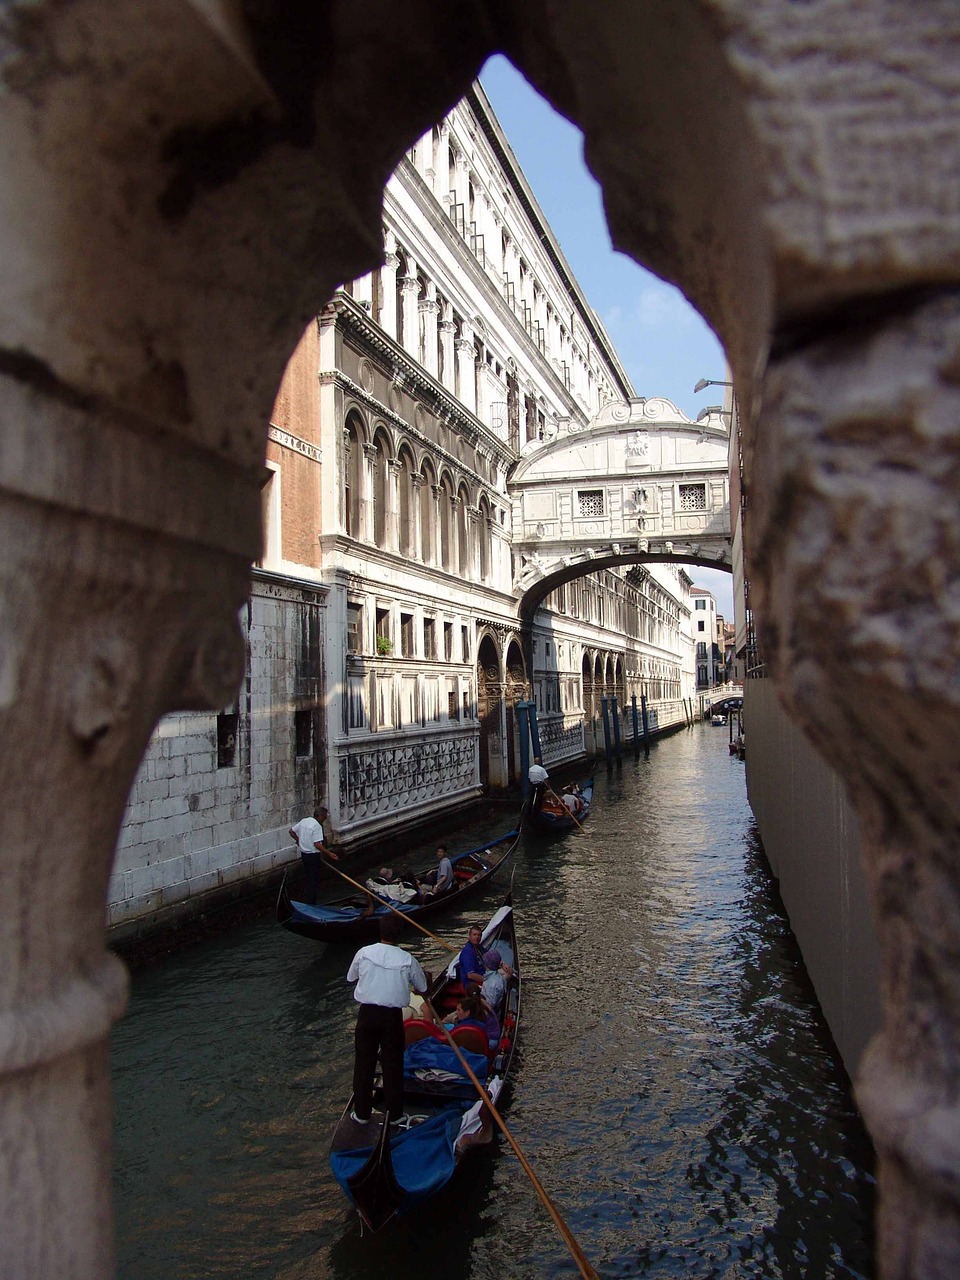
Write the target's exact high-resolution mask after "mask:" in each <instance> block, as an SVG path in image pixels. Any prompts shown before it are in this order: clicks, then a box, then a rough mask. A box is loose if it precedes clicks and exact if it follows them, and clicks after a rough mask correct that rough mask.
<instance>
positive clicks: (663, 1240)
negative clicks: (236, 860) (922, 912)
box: [114, 726, 872, 1280]
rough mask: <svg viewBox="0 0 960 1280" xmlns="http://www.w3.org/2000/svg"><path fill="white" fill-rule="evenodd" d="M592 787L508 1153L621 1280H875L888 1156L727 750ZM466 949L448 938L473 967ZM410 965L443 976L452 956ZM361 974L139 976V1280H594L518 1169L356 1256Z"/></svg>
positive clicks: (125, 1258)
mask: <svg viewBox="0 0 960 1280" xmlns="http://www.w3.org/2000/svg"><path fill="white" fill-rule="evenodd" d="M597 784H598V785H597V793H596V801H595V804H594V808H593V812H592V814H591V817H590V821H589V823H588V824H587V826H586V827H585V829H584V831H583V832H582V833H581V832H574V833H572V834H570V835H568V836H567V837H565V838H564V839H562V840H560V841H556V842H554V843H542V842H534V841H533V840H532V839H531V841H529V842H528V843H527V844H526V845H525V847H524V848H523V850H522V851H521V854H520V858H519V863H518V870H517V875H516V884H515V899H516V903H517V915H518V925H519V930H520V945H521V949H522V955H523V958H524V962H525V968H524V972H525V977H526V985H525V992H526V1008H525V1012H524V1031H525V1038H524V1041H523V1053H522V1056H521V1062H520V1065H519V1067H518V1070H517V1076H516V1081H515V1087H514V1090H513V1098H512V1101H511V1104H510V1107H509V1113H508V1114H509V1121H510V1124H511V1127H512V1129H513V1131H514V1133H515V1134H516V1136H517V1138H518V1140H519V1141H520V1143H521V1145H522V1146H523V1148H524V1150H525V1151H526V1153H527V1155H528V1156H529V1157H530V1159H531V1160H532V1161H533V1163H534V1165H535V1167H536V1168H537V1170H538V1173H539V1175H540V1176H541V1178H542V1179H543V1181H544V1183H545V1184H546V1186H547V1187H548V1189H549V1190H550V1191H551V1193H552V1195H553V1196H554V1198H555V1200H556V1201H557V1203H558V1204H559V1206H560V1208H561V1211H562V1212H563V1213H564V1215H565V1216H566V1218H567V1220H568V1222H569V1223H570V1226H571V1227H572V1229H573V1230H574V1232H575V1233H576V1234H577V1236H578V1238H579V1239H580V1242H581V1244H582V1245H583V1247H584V1249H585V1250H586V1252H587V1254H588V1256H589V1257H590V1258H591V1260H592V1261H593V1263H594V1265H595V1266H596V1267H597V1270H598V1271H599V1272H600V1274H601V1275H602V1276H604V1277H620V1276H658V1277H672V1276H678V1277H679V1276H684V1277H720V1276H723V1277H736V1276H750V1277H765V1278H766V1277H771V1278H776V1277H783V1278H784V1280H791V1278H794V1277H795V1278H797V1280H799V1278H800V1277H808V1276H810V1277H841V1276H845V1277H846V1276H849V1277H857V1276H869V1275H870V1274H871V1268H872V1262H871V1257H872V1254H871V1248H872V1244H871V1232H870V1213H871V1191H872V1182H871V1179H870V1175H869V1172H868V1167H869V1166H868V1161H869V1153H868V1149H867V1146H866V1142H865V1139H864V1137H863V1134H862V1131H861V1129H860V1126H859V1124H858V1122H857V1120H856V1117H855V1116H854V1115H853V1114H852V1112H851V1109H850V1104H849V1100H848V1097H847V1094H846V1086H845V1081H844V1079H843V1076H842V1073H841V1072H840V1071H839V1069H838V1067H837V1065H836V1063H835V1061H834V1059H833V1055H832V1048H831V1045H830V1042H829V1040H828V1038H827V1037H826V1036H825V1034H824V1030H823V1027H822V1025H821V1023H820V1021H819V1017H818V1015H817V1013H816V1011H815V1008H814V1006H813V1004H812V1003H811V999H810V992H809V989H808V986H807V982H806V979H805V975H804V973H803V970H802V968H801V966H800V965H799V961H798V956H797V954H796V950H795V947H794V944H793V941H792V938H791V935H790V934H789V932H788V930H787V929H786V927H785V924H784V921H783V918H782V915H781V914H780V911H779V904H778V900H777V898H776V893H775V888H774V886H773V885H772V883H771V881H770V878H769V875H768V873H767V871H766V869H765V864H764V863H763V861H762V857H761V856H760V854H759V852H758V850H757V847H756V843H755V837H754V835H753V832H752V826H751V821H750V814H749V810H748V808H747V806H746V801H745V797H744V787H743V770H742V765H740V764H739V762H737V761H735V760H731V759H730V757H729V755H728V753H727V750H726V742H725V740H724V739H723V738H722V735H719V734H716V733H714V732H712V731H711V729H710V728H709V726H705V727H704V728H702V729H698V730H694V731H691V732H687V733H684V734H682V735H678V736H676V737H674V738H671V739H668V740H666V741H665V742H662V743H660V744H658V745H657V746H656V748H655V749H654V750H653V751H652V752H651V756H650V759H649V760H639V761H637V762H634V761H633V760H632V759H630V760H628V761H627V762H625V763H624V766H623V768H622V770H620V771H614V772H613V773H612V774H611V775H609V776H607V775H606V774H605V773H603V772H602V771H601V772H600V773H598V777H597ZM503 827H504V822H503V819H502V817H501V818H499V819H497V818H495V817H487V818H484V819H483V821H482V822H481V823H480V824H477V825H475V826H474V827H473V828H471V829H466V830H464V831H463V832H461V833H458V836H457V838H456V840H454V839H453V838H452V837H451V843H452V844H455V845H456V846H457V847H470V846H471V845H474V844H477V843H479V842H481V841H483V840H485V839H489V838H491V836H492V835H494V834H496V833H497V832H499V831H501V830H502V829H503ZM430 851H431V850H430V846H428V847H427V848H426V849H425V850H424V853H425V855H426V857H427V858H428V857H429V854H430ZM415 858H416V855H415ZM412 860H415V859H412ZM497 893H498V891H497V889H492V890H491V891H490V893H489V894H488V896H487V898H486V900H485V901H484V902H481V903H479V904H476V907H475V910H471V912H470V918H473V917H474V916H479V915H482V914H483V912H484V911H485V910H487V909H490V908H492V907H493V906H494V905H495V903H496V900H497ZM467 919H468V917H467V915H461V916H459V917H454V918H453V919H451V920H444V919H443V918H441V921H440V922H439V923H438V925H437V931H438V932H441V933H443V934H444V935H445V936H447V937H449V938H452V939H454V940H457V941H459V939H460V937H461V936H462V934H463V932H464V931H465V926H466V923H467ZM410 947H411V950H413V951H414V952H415V953H416V954H417V955H418V956H419V958H420V959H421V962H422V963H424V964H425V965H427V966H428V967H436V966H437V964H438V963H440V957H439V954H438V948H437V947H436V946H435V944H432V943H430V942H429V941H428V940H426V939H422V940H417V939H413V940H411V942H410ZM349 959H350V952H349V951H344V950H343V949H340V948H335V947H324V946H319V945H317V944H311V943H309V942H307V941H306V940H303V939H299V938H296V937H293V936H292V935H289V934H286V933H284V932H283V931H282V930H280V929H278V928H277V927H276V926H275V925H274V924H273V922H272V921H271V920H269V919H266V920H263V921H260V922H257V923H255V924H253V925H251V926H247V927H244V928H243V929H242V930H240V931H238V932H237V933H235V934H233V935H230V936H229V937H226V938H220V939H216V940H214V941H211V942H209V943H205V944H203V945H202V946H199V947H196V948H193V949H192V950H190V951H189V952H187V953H183V954H181V955H179V956H176V957H174V958H172V959H169V960H167V961H165V962H164V963H162V964H160V965H158V966H156V967H155V968H153V969H150V970H146V971H142V972H140V973H139V974H137V975H136V977H135V982H134V998H133V1004H132V1008H131V1012H130V1015H129V1016H128V1018H127V1019H126V1020H125V1021H124V1023H123V1024H121V1026H120V1027H119V1028H118V1029H117V1031H116V1033H115V1036H114V1064H115V1092H116V1101H117V1115H118V1119H117V1125H116V1151H117V1197H118V1214H119V1224H118V1229H119V1235H120V1274H121V1276H122V1277H129V1278H130V1280H133V1278H134V1277H136V1280H153V1277H156V1278H157V1280H160V1278H161V1277H163V1280H175V1278H177V1277H196V1276H200V1275H204V1276H211V1277H219V1276H223V1277H261V1276H263V1277H267V1276H273V1277H281V1276H282V1277H290V1278H293V1277H296V1278H297V1280H299V1278H300V1277H303V1278H306V1277H311V1278H314V1280H318V1278H320V1277H331V1278H335V1280H354V1278H359V1277H367V1276H371V1275H374V1274H379V1273H380V1272H381V1271H382V1270H384V1268H385V1265H386V1263H387V1262H389V1270H390V1272H391V1275H392V1276H393V1277H396V1280H407V1277H411V1278H412V1277H418V1280H420V1278H422V1277H423V1276H435V1277H443V1278H444V1280H448V1278H449V1280H458V1278H459V1277H470V1278H471V1280H481V1278H483V1280H486V1278H487V1277H489V1278H490V1280H493V1278H494V1277H497V1280H502V1278H503V1277H549V1276H569V1275H573V1274H574V1271H573V1267H572V1264H571V1263H570V1262H569V1260H568V1258H567V1255H566V1253H565V1251H564V1250H563V1246H562V1245H561V1243H560V1241H559V1238H558V1237H557V1236H556V1234H555V1232H554V1230H553V1228H552V1226H551V1225H550V1223H549V1221H548V1220H547V1219H546V1217H545V1215H544V1213H543V1211H542V1210H541V1209H540V1207H539V1205H538V1204H537V1202H536V1200H535V1198H534V1195H533V1192H532V1191H531V1190H530V1188H529V1186H528V1185H527V1183H526V1179H525V1178H524V1175H523V1173H522V1171H521V1170H520V1168H519V1166H518V1164H517V1163H516V1161H515V1159H514V1158H513V1157H512V1155H511V1154H510V1153H509V1152H508V1151H506V1150H504V1151H503V1152H502V1153H500V1154H499V1155H493V1154H491V1153H488V1152H478V1153H477V1154H476V1155H475V1156H474V1157H473V1162H472V1164H471V1163H469V1162H468V1163H466V1164H465V1165H464V1166H463V1168H462V1169H461V1170H459V1171H458V1174H457V1176H456V1178H455V1179H454V1181H453V1183H452V1184H451V1185H450V1187H448V1188H447V1189H446V1191H445V1192H444V1194H443V1195H442V1196H440V1197H438V1198H436V1199H435V1200H434V1201H432V1202H431V1203H430V1204H429V1205H427V1206H425V1207H424V1208H423V1210H421V1212H420V1214H418V1215H417V1216H415V1217H413V1218H410V1219H408V1220H407V1221H406V1222H404V1223H401V1224H398V1225H397V1226H395V1227H393V1228H390V1229H388V1230H387V1231H386V1232H384V1233H382V1234H381V1235H380V1236H378V1237H376V1238H370V1237H369V1236H368V1237H361V1235H360V1232H359V1228H358V1227H357V1225H356V1224H355V1222H354V1220H353V1219H352V1217H351V1216H350V1215H349V1213H348V1212H347V1210H346V1207H345V1202H344V1201H343V1199H342V1197H341V1195H340V1192H339V1190H338V1189H337V1187H336V1185H335V1184H334V1183H333V1180H332V1177H331V1176H330V1174H329V1172H328V1166H327V1139H328V1135H329V1132H330V1130H331V1129H332V1126H333V1124H334V1121H335V1119H336V1117H337V1115H338V1114H339V1110H340V1108H341V1107H342V1104H343V1100H344V1096H345V1093H346V1091H347V1089H348V1088H349V1078H350V1071H351V1065H352V1029H353V1022H354V1009H353V1001H352V1000H351V999H350V989H349V988H348V986H347V985H346V983H345V981H344V974H345V970H346V967H347V964H348V963H349Z"/></svg>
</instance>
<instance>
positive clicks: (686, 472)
mask: <svg viewBox="0 0 960 1280" xmlns="http://www.w3.org/2000/svg"><path fill="white" fill-rule="evenodd" d="M574 427H575V424H571V426H570V427H569V429H568V430H567V431H565V432H561V433H560V434H558V435H557V436H556V437H555V438H554V439H552V440H545V441H533V442H531V443H530V444H528V445H527V446H526V448H525V450H524V453H523V456H522V457H521V459H520V461H519V463H518V464H517V466H516V467H515V468H514V471H513V474H512V475H511V477H510V491H511V494H512V496H513V501H514V529H515V538H514V548H515V551H516V553H517V562H516V563H517V568H516V576H515V579H514V584H513V585H514V590H515V591H516V593H517V595H518V596H520V597H521V598H522V605H521V612H522V613H524V614H526V615H528V616H529V615H530V614H531V613H532V612H533V610H534V609H535V608H536V607H537V605H538V604H539V603H540V601H541V600H543V598H544V597H545V596H546V595H547V594H548V593H549V592H550V591H552V590H553V589H554V587H557V586H559V585H560V584H561V583H562V582H567V581H569V580H570V579H571V578H576V577H580V576H581V575H582V574H584V573H588V572H591V571H592V570H594V569H600V568H606V567H607V566H609V565H614V564H636V563H641V562H644V561H650V560H660V561H665V560H674V561H683V562H687V563H694V564H701V565H709V566H711V567H714V568H722V569H729V568H730V538H731V529H730V500H729V491H728V483H727V468H728V462H727V453H728V447H729V423H728V421H727V415H726V413H724V412H722V411H718V412H715V413H712V414H710V415H709V416H708V417H707V418H706V420H705V421H703V422H692V421H691V420H690V419H689V418H688V417H687V416H686V415H685V414H684V413H682V412H681V411H680V410H679V409H678V408H677V407H676V405H674V404H672V403H671V402H670V401H669V400H662V399H650V400H633V401H630V402H629V403H615V404H610V405H607V406H606V407H605V408H604V409H602V410H601V411H600V413H599V414H598V415H597V417H596V418H594V420H593V421H592V422H591V423H590V424H589V425H588V426H587V427H586V428H584V429H583V430H582V431H576V430H575V429H574Z"/></svg>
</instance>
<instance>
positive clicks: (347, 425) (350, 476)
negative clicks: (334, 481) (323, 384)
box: [340, 409, 367, 538]
mask: <svg viewBox="0 0 960 1280" xmlns="http://www.w3.org/2000/svg"><path fill="white" fill-rule="evenodd" d="M366 440H367V431H366V424H365V423H364V420H363V415H362V414H361V413H360V412H359V411H358V410H357V409H350V410H349V412H348V413H347V416H346V419H345V422H344V428H343V450H344V459H343V466H342V467H341V468H340V480H341V489H340V520H341V524H342V526H343V531H344V533H346V534H348V535H349V536H350V537H351V538H363V537H364V536H365V532H366V531H365V529H364V512H365V510H366V505H367V499H366V485H365V476H366V464H365V458H364V446H365V444H366Z"/></svg>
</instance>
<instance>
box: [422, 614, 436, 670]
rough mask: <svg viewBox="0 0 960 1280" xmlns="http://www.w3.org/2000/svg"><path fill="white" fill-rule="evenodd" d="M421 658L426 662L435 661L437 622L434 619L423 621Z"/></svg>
mask: <svg viewBox="0 0 960 1280" xmlns="http://www.w3.org/2000/svg"><path fill="white" fill-rule="evenodd" d="M423 656H424V657H425V658H426V659H427V661H428V662H436V660H437V622H436V619H435V618H424V620H423Z"/></svg>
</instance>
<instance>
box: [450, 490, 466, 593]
mask: <svg viewBox="0 0 960 1280" xmlns="http://www.w3.org/2000/svg"><path fill="white" fill-rule="evenodd" d="M462 507H463V502H462V500H461V499H460V498H459V497H457V495H456V494H451V495H450V572H451V573H452V574H454V575H455V576H456V577H459V576H460V574H461V573H462V572H463V570H464V569H465V568H466V566H465V565H461V564H460V512H461V509H462Z"/></svg>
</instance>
